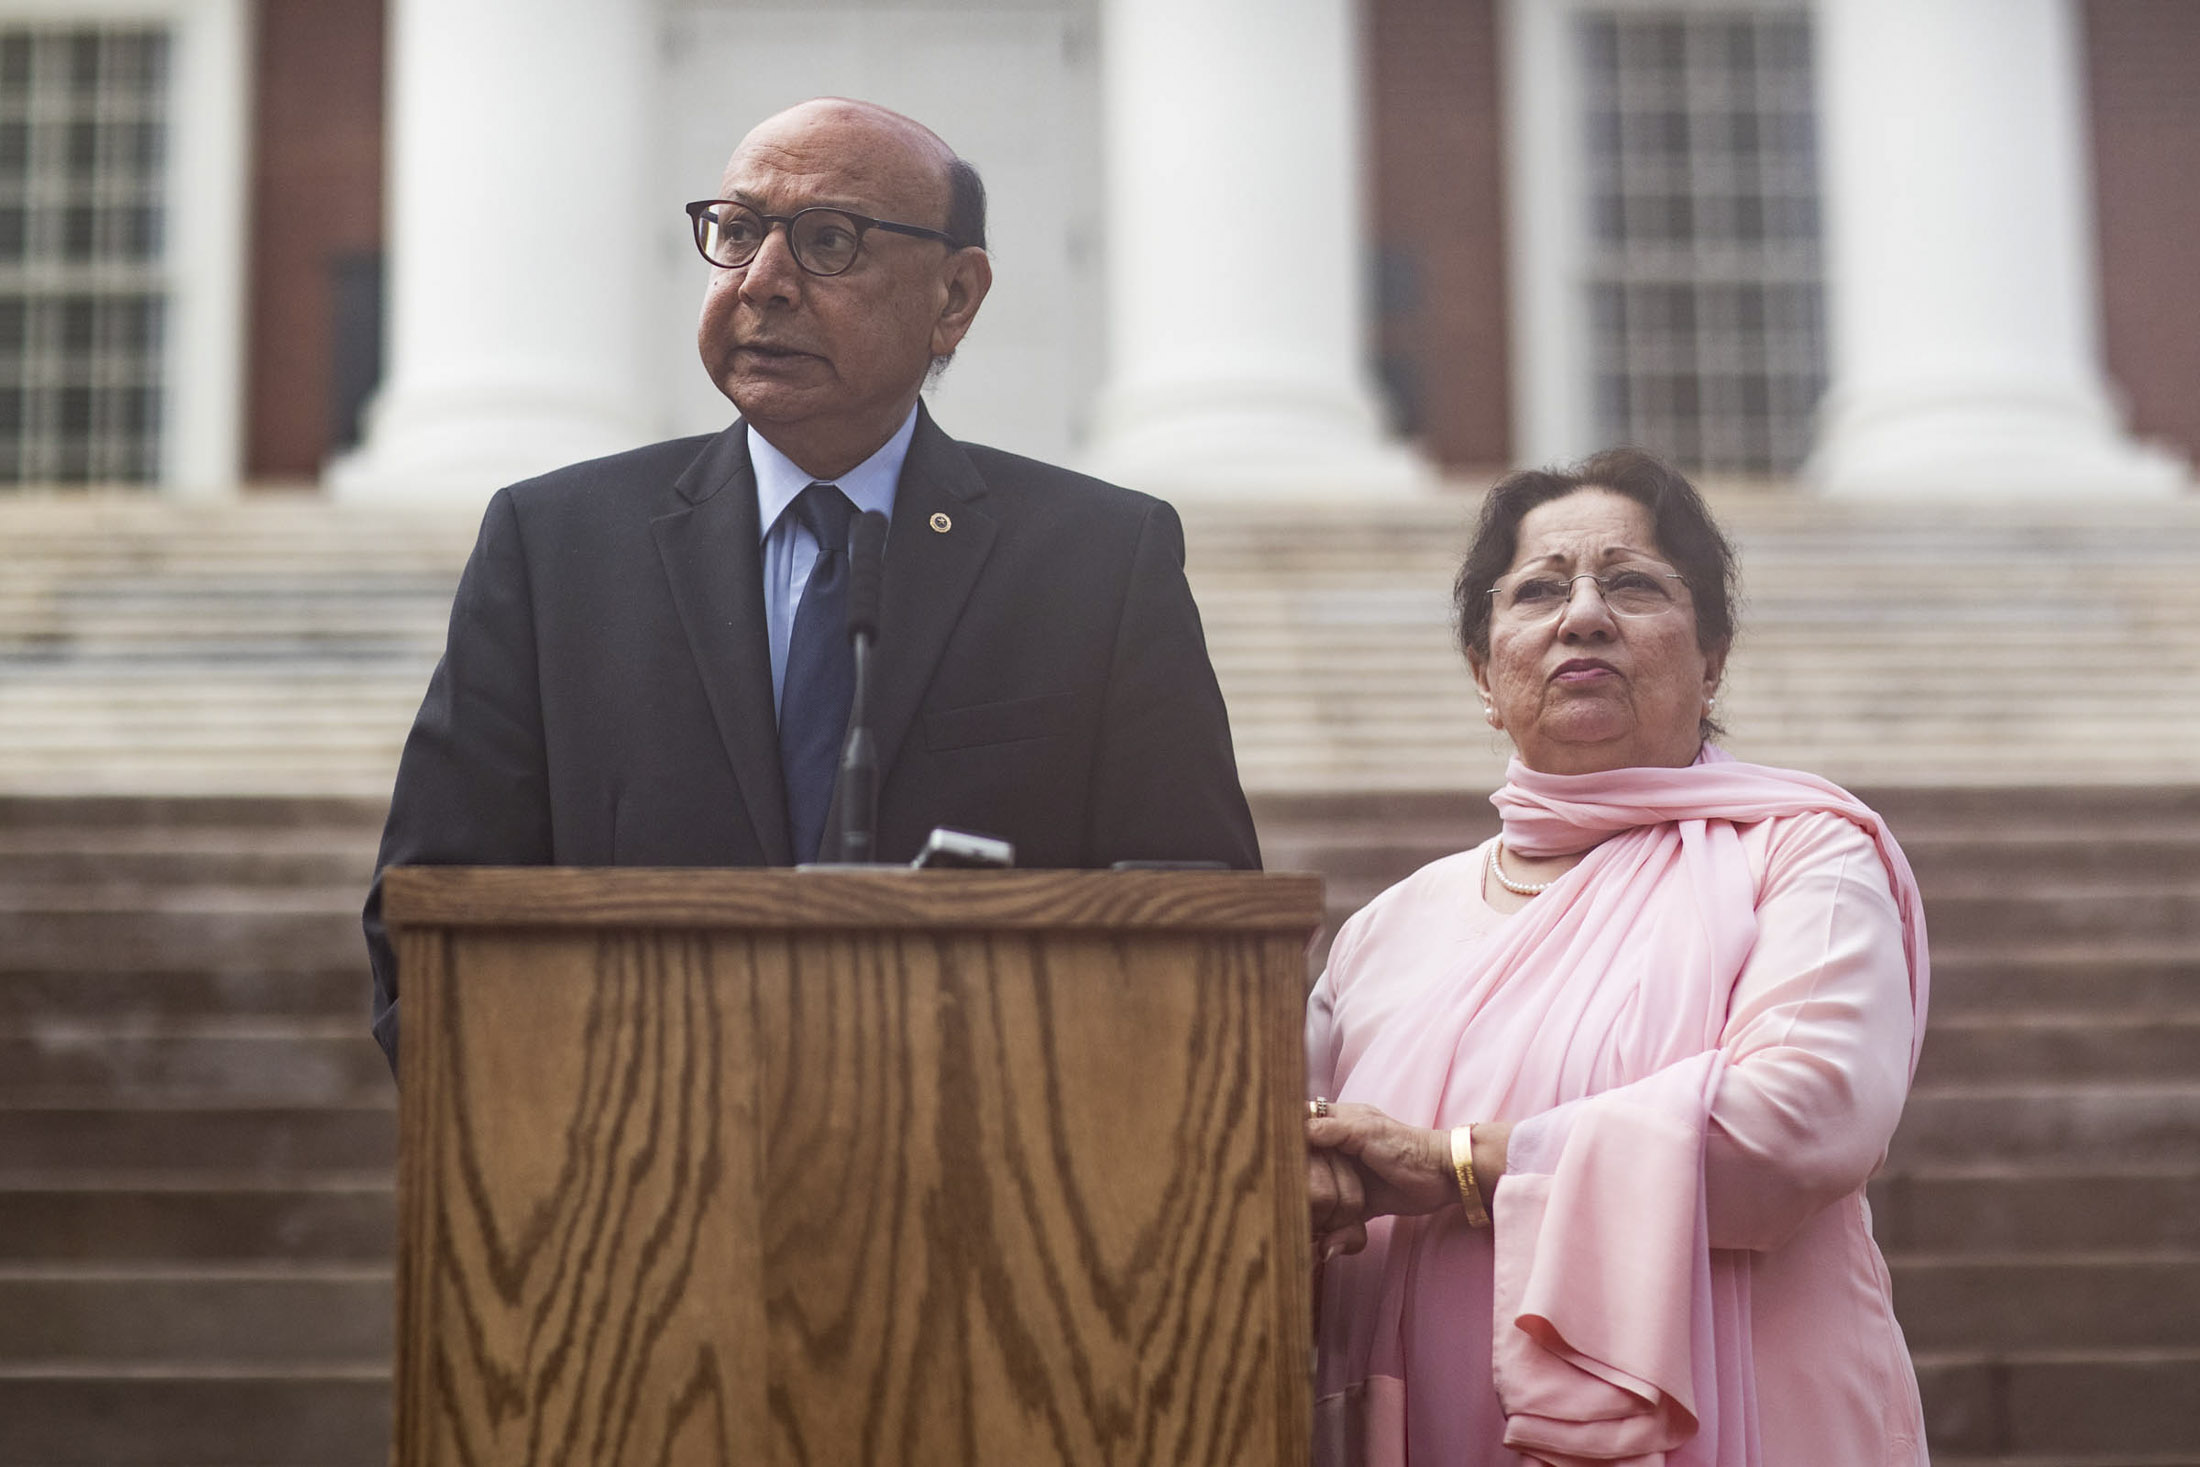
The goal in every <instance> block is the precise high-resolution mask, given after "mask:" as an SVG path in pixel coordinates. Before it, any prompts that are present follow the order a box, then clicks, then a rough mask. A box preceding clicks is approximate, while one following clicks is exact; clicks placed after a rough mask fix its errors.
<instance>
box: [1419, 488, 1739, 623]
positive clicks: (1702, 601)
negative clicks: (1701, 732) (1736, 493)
mask: <svg viewBox="0 0 2200 1467" xmlns="http://www.w3.org/2000/svg"><path fill="white" fill-rule="evenodd" d="M1583 489H1609V490H1611V491H1612V492H1613V493H1614V494H1624V495H1626V496H1627V497H1628V498H1629V499H1632V500H1634V501H1635V502H1636V503H1638V504H1640V505H1642V506H1643V507H1645V508H1646V509H1648V510H1649V511H1650V522H1651V524H1653V525H1654V526H1655V527H1656V529H1657V535H1658V549H1659V550H1661V551H1663V552H1664V554H1665V558H1666V559H1667V560H1669V561H1671V562H1672V564H1673V569H1675V570H1677V571H1679V572H1680V573H1681V574H1682V575H1684V576H1686V577H1687V578H1688V594H1689V596H1690V598H1691V599H1692V600H1693V601H1694V602H1695V603H1696V645H1697V646H1698V647H1701V648H1702V649H1703V650H1704V651H1706V652H1721V651H1725V650H1726V649H1727V648H1729V647H1732V646H1733V645H1734V602H1735V575H1734V547H1733V546H1732V545H1730V544H1728V543H1727V538H1726V536H1725V535H1724V534H1723V533H1721V532H1720V530H1719V526H1718V523H1717V521H1715V520H1713V519H1712V518H1711V511H1710V509H1709V508H1708V507H1706V506H1705V504H1704V502H1703V496H1702V495H1700V494H1698V493H1697V492H1696V488H1695V486H1694V485H1693V484H1690V483H1689V482H1688V480H1686V479H1684V478H1682V477H1681V475H1680V474H1679V473H1678V472H1677V471H1676V470H1674V469H1671V468H1669V467H1667V466H1666V465H1665V464H1663V463H1660V462H1659V461H1658V460H1657V459H1655V458H1652V457H1651V456H1650V455H1649V454H1647V453H1644V452H1643V451H1642V450H1641V449H1639V448H1608V449H1606V450H1605V451H1604V452H1602V453H1600V454H1598V455H1596V456H1595V457H1594V458H1589V459H1584V460H1583V461H1582V462H1580V463H1578V464H1575V465H1574V466H1573V467H1572V468H1570V469H1522V470H1521V471H1520V472H1518V473H1515V474H1507V475H1506V476H1505V477H1504V478H1503V479H1501V480H1499V481H1498V483H1497V486H1496V487H1495V488H1493V489H1491V490H1490V492H1489V496H1488V497H1487V498H1485V499H1484V500H1483V501H1482V514H1481V518H1480V519H1479V520H1478V521H1477V522H1476V524H1475V527H1474V541H1473V543H1472V544H1471V545H1469V546H1468V547H1467V558H1466V561H1465V563H1463V564H1462V565H1461V566H1460V567H1459V579H1458V580H1457V581H1456V582H1454V583H1453V585H1452V588H1451V597H1452V606H1453V610H1454V611H1455V613H1456V614H1457V616H1458V618H1459V646H1460V648H1461V650H1462V651H1464V652H1466V653H1467V654H1468V655H1469V656H1471V657H1488V656H1489V655H1490V596H1489V590H1490V587H1491V586H1492V585H1494V584H1496V582H1497V578H1498V577H1499V576H1502V575H1503V574H1505V572H1506V571H1507V570H1509V569H1511V567H1512V562H1513V556H1514V554H1515V553H1516V552H1517V551H1518V550H1519V548H1520V546H1519V542H1520V521H1521V520H1522V519H1523V518H1525V517H1526V516H1527V513H1528V511H1529V510H1531V509H1534V508H1535V507H1536V506H1537V505H1539V504H1549V503H1550V502H1551V501H1552V500H1554V499H1564V498H1565V497H1566V496H1567V495H1569V494H1575V493H1578V492H1580V491H1581V490H1583Z"/></svg>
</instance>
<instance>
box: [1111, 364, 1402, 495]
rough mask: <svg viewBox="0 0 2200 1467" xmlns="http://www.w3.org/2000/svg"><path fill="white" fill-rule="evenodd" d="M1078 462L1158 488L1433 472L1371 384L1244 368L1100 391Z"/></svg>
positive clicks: (1267, 485)
mask: <svg viewBox="0 0 2200 1467" xmlns="http://www.w3.org/2000/svg"><path fill="white" fill-rule="evenodd" d="M1081 466H1082V467H1083V468H1084V469H1085V470H1086V472H1088V473H1092V474H1096V475H1098V476H1099V477H1101V478H1103V479H1107V480H1110V481H1111V482H1114V483H1118V484H1123V485H1126V486H1128V487H1130V488H1133V489H1144V490H1149V491H1151V492H1154V493H1158V494H1164V495H1166V494H1204V493H1216V494H1290V495H1337V494H1347V495H1354V496H1358V495H1367V494H1419V493H1423V492H1426V491H1428V490H1432V489H1434V488H1435V487H1436V484H1437V482H1438V475H1437V473H1436V470H1435V468H1434V466H1433V465H1431V464H1430V463H1429V462H1428V461H1427V460H1426V459H1425V458H1423V457H1422V456H1421V454H1420V453H1419V452H1418V451H1416V450H1415V449H1413V448H1411V447H1410V446H1408V445H1406V444H1403V443H1400V442H1398V441H1396V440H1393V439H1389V438H1386V437H1385V436H1384V435H1383V432H1382V428H1381V423H1380V420H1379V418H1378V415H1377V413H1376V410H1375V405H1374V401H1373V399H1372V396H1371V395H1369V394H1367V393H1364V392H1359V391H1356V390H1354V389H1352V388H1351V387H1349V386H1341V385H1338V384H1332V383H1312V382H1306V381H1284V380H1279V379H1276V378H1274V377H1272V376H1271V377H1269V378H1267V379H1266V380H1263V378H1262V377H1261V375H1259V374H1255V373H1246V374H1233V375H1226V376H1214V377H1202V378H1199V379H1196V380H1195V379H1179V380H1175V381H1148V382H1145V383H1135V384H1132V383H1123V384H1117V385H1115V386H1113V387H1110V388H1108V389H1106V390H1105V391H1103V392H1102V394H1101V397H1100V401H1099V405H1098V408H1097V411H1096V412H1095V414H1094V432H1093V437H1092V444H1091V447H1090V448H1089V449H1088V451H1087V453H1086V455H1085V461H1084V463H1083V464H1082V465H1081Z"/></svg>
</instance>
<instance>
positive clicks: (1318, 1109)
mask: <svg viewBox="0 0 2200 1467" xmlns="http://www.w3.org/2000/svg"><path fill="white" fill-rule="evenodd" d="M1306 1113H1307V1114H1308V1115H1310V1116H1313V1117H1314V1118H1315V1119H1316V1120H1320V1119H1322V1118H1323V1117H1325V1116H1327V1115H1328V1114H1329V1098H1328V1097H1327V1096H1323V1097H1322V1098H1321V1099H1319V1100H1309V1101H1308V1102H1306Z"/></svg>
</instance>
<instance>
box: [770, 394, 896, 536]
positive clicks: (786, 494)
mask: <svg viewBox="0 0 2200 1467" xmlns="http://www.w3.org/2000/svg"><path fill="white" fill-rule="evenodd" d="M916 432H917V408H916V404H915V403H911V404H910V405H909V416H908V417H906V418H903V419H902V420H901V426H900V427H899V428H897V429H895V430H894V436H893V437H891V438H889V439H887V440H886V442H885V444H884V445H883V446H882V447H881V448H880V449H879V451H878V452H877V453H874V454H872V455H871V456H870V457H869V458H867V459H865V460H864V461H863V462H862V463H859V464H857V465H856V466H855V467H854V468H852V469H850V470H849V471H848V472H847V473H845V474H842V475H841V476H840V477H839V478H837V479H833V480H830V481H829V482H831V483H834V484H838V485H839V486H840V492H841V493H843V494H845V495H847V496H848V498H849V499H850V500H851V501H852V502H853V503H854V504H855V507H856V513H857V514H861V513H863V512H864V511H865V510H867V509H875V510H877V511H878V512H879V513H880V514H882V515H885V516H886V518H887V519H888V520H891V519H893V517H894V490H895V488H896V486H898V485H899V484H900V483H901V466H902V463H903V462H904V461H905V460H906V459H907V458H908V457H909V440H910V439H911V438H913V437H915V436H916ZM749 462H750V463H751V464H752V465H754V466H755V468H756V521H757V524H758V525H759V526H760V527H761V528H760V530H759V531H758V534H757V539H758V540H760V541H761V540H763V539H765V538H767V537H768V536H770V534H771V532H772V526H774V525H776V524H778V523H779V517H780V516H781V515H783V514H785V513H786V512H787V506H788V505H790V504H792V503H794V501H795V497H796V496H797V495H799V494H800V493H801V492H802V491H803V490H805V489H807V488H809V487H810V485H812V484H813V483H816V482H817V476H816V475H814V474H812V473H811V472H810V471H809V470H807V469H805V468H803V467H802V466H801V465H799V464H797V463H796V462H795V461H794V460H793V459H791V458H789V457H787V456H786V455H785V454H783V453H781V452H780V451H779V450H778V449H776V448H774V447H772V446H771V444H770V443H768V442H766V441H765V439H764V435H763V434H761V433H759V432H757V431H756V429H755V427H754V426H753V425H751V426H750V427H749Z"/></svg>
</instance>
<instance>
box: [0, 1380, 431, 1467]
mask: <svg viewBox="0 0 2200 1467" xmlns="http://www.w3.org/2000/svg"><path fill="white" fill-rule="evenodd" d="M390 1403H391V1394H390V1376H389V1367H388V1366H387V1364H383V1365H370V1364H364V1363H362V1364H356V1365H346V1366H342V1367H332V1366H320V1367H313V1366H290V1367H284V1368H281V1369H266V1370H240V1369H235V1368H230V1369H218V1368H212V1367H204V1366H201V1367H197V1368H193V1367H191V1366H189V1365H183V1364H179V1365H176V1366H172V1367H162V1368H159V1369H149V1370H138V1371H133V1372H128V1373H117V1372H114V1371H111V1370H108V1371H102V1370H98V1369H70V1368H67V1367H65V1366H55V1365H47V1364H45V1363H40V1364H36V1365H30V1366H24V1367H19V1368H18V1369H15V1370H9V1369H8V1368H6V1367H5V1366H0V1421H4V1422H6V1423H7V1430H6V1431H4V1432H0V1467H176V1464H178V1463H194V1464H196V1463H217V1462H218V1463H222V1464H224V1467H386V1464H387V1463H388V1461H389V1456H390V1429H391V1409H390Z"/></svg>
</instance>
